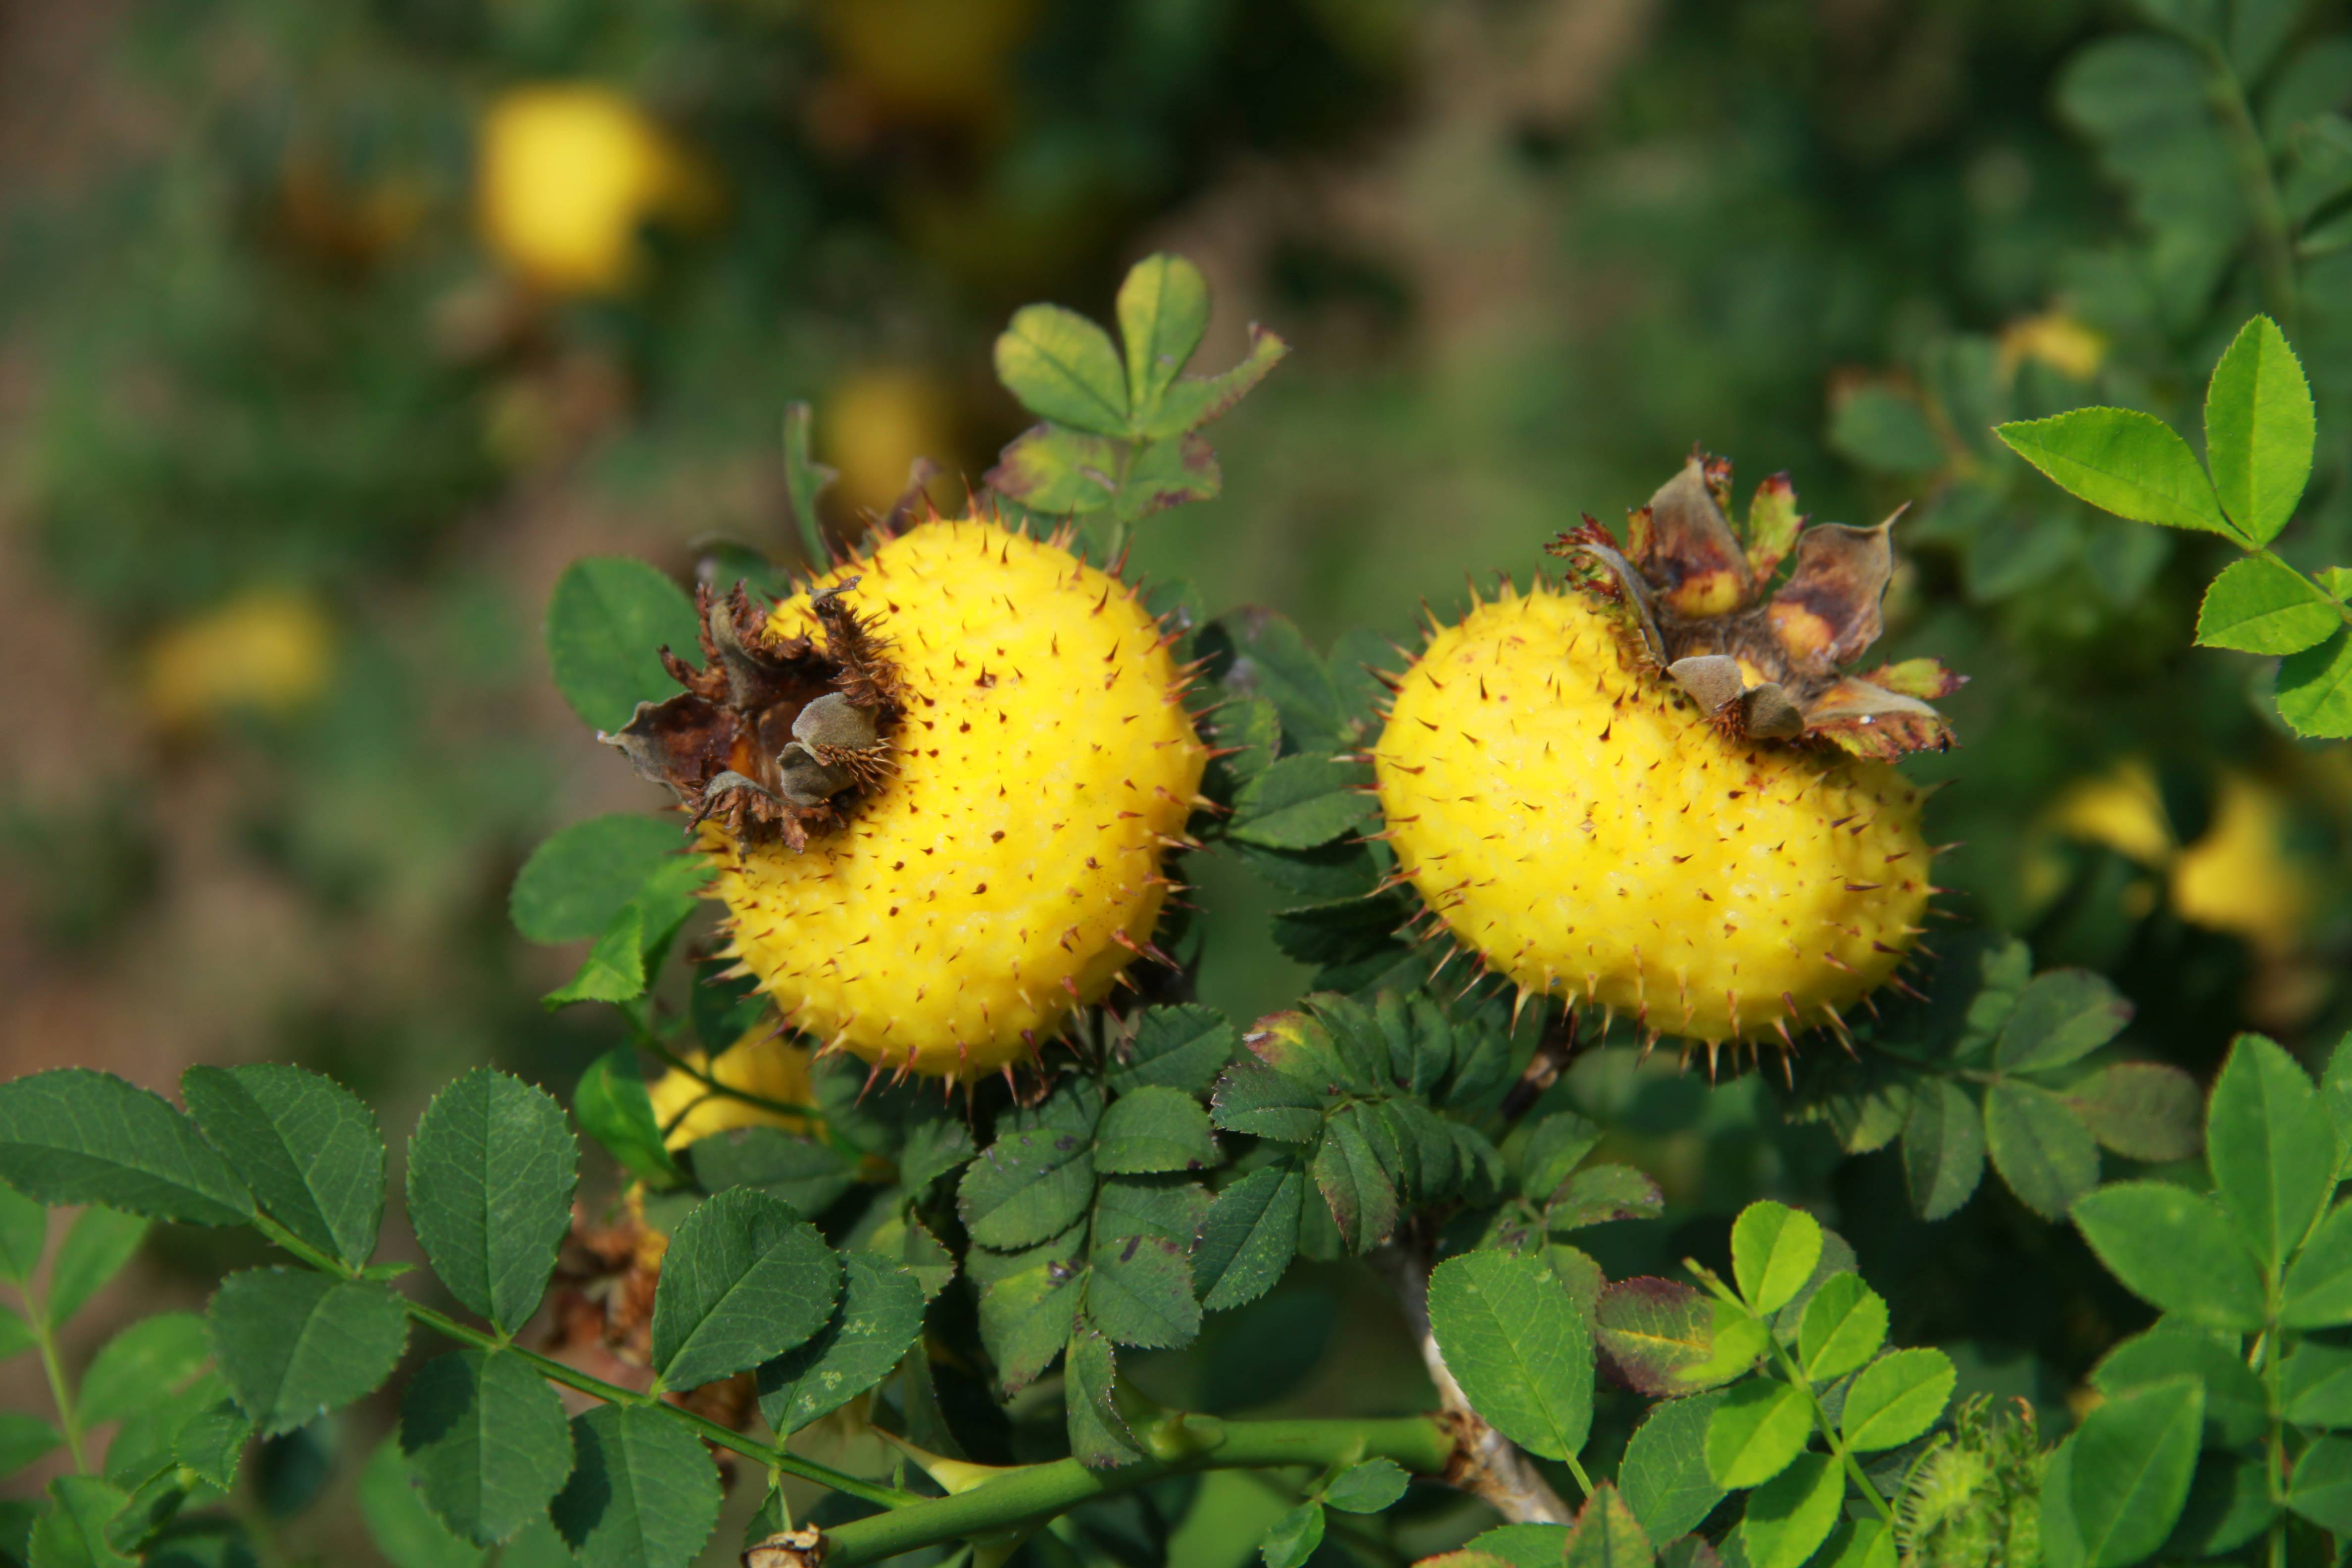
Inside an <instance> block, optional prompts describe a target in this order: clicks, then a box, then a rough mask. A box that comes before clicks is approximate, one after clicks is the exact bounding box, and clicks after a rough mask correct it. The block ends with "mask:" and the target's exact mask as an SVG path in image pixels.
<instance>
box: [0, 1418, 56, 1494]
mask: <svg viewBox="0 0 2352 1568" xmlns="http://www.w3.org/2000/svg"><path fill="white" fill-rule="evenodd" d="M64 1442H65V1438H64V1436H62V1435H61V1434H59V1432H58V1429H57V1428H56V1427H54V1426H50V1425H49V1424H48V1423H47V1422H46V1421H44V1420H42V1419H41V1418H40V1417H39V1416H37V1415H28V1414H26V1413H25V1412H23V1411H19V1410H0V1478H5V1477H8V1476H13V1475H15V1474H16V1472H17V1471H18V1470H21V1469H23V1468H25V1467H26V1465H29V1464H31V1463H32V1462H33V1461H34V1460H36V1459H37V1458H41V1457H42V1456H43V1455H45V1454H47V1453H49V1452H51V1451H53V1450H54V1449H56V1448H58V1447H59V1446H61V1445H62V1444H63V1443H64Z"/></svg>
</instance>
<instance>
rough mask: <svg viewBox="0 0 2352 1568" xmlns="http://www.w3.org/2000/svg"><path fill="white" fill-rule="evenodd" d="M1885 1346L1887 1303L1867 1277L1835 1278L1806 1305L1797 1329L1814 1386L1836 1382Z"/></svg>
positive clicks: (1800, 1352)
mask: <svg viewBox="0 0 2352 1568" xmlns="http://www.w3.org/2000/svg"><path fill="white" fill-rule="evenodd" d="M1885 1342H1886V1302H1885V1300H1884V1299H1883V1298H1882V1297H1880V1295H1879V1294H1878V1292H1877V1291H1875V1290H1874V1289H1871V1288H1870V1287H1869V1286H1867V1285H1865V1284H1864V1283H1863V1280H1862V1276H1861V1275H1859V1274H1854V1273H1851V1272H1847V1273H1840V1274H1832V1275H1831V1276H1830V1277H1829V1278H1828V1279H1825V1280H1823V1281H1822V1288H1821V1289H1819V1290H1816V1291H1815V1292H1813V1299H1812V1300H1811V1301H1808V1302H1807V1303H1805V1314H1804V1317H1803V1318H1802V1319H1801V1320H1800V1321H1799V1326H1798V1330H1797V1357H1798V1364H1799V1365H1801V1367H1803V1369H1804V1373H1805V1376H1806V1377H1807V1378H1809V1379H1811V1381H1812V1382H1813V1383H1815V1384H1829V1383H1834V1382H1836V1381H1837V1380H1838V1379H1839V1378H1841V1377H1843V1376H1844V1375H1845V1374H1846V1373H1850V1372H1853V1371H1854V1370H1855V1369H1857V1368H1859V1367H1861V1366H1862V1365H1864V1363H1867V1362H1868V1361H1869V1360H1870V1358H1871V1357H1872V1356H1874V1355H1876V1354H1877V1353H1878V1350H1879V1347H1880V1346H1881V1345H1883V1344H1885Z"/></svg>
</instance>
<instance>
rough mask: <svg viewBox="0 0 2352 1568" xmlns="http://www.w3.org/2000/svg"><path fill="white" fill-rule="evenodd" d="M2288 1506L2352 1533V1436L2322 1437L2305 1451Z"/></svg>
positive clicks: (2291, 1484)
mask: <svg viewBox="0 0 2352 1568" xmlns="http://www.w3.org/2000/svg"><path fill="white" fill-rule="evenodd" d="M2286 1506H2287V1507H2288V1508H2290V1509H2292V1510H2294V1511H2295V1512H2296V1513H2298V1514H2301V1515H2302V1516H2303V1517H2304V1518H2305V1519H2307V1520H2309V1521H2312V1522H2313V1523H2314V1524H2316V1525H2318V1526H2319V1527H2320V1528H2321V1529H2322V1530H2326V1531H2333V1532H2335V1533H2336V1534H2338V1535H2346V1534H2352V1438H2347V1437H2322V1438H2320V1439H2319V1441H2317V1442H2315V1443H2314V1444H2313V1445H2312V1446H2311V1447H2308V1448H2305V1450H2304V1451H2303V1455H2302V1457H2301V1458H2298V1459H2296V1460H2295V1462H2294V1478H2293V1479H2291V1480H2290V1481H2289V1482H2288V1483H2287V1489H2286Z"/></svg>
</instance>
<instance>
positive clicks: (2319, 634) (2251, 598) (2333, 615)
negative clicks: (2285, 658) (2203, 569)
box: [2197, 555, 2344, 653]
mask: <svg viewBox="0 0 2352 1568" xmlns="http://www.w3.org/2000/svg"><path fill="white" fill-rule="evenodd" d="M2343 624H2344V612H2343V610H2342V609H2341V608H2340V607H2339V606H2338V605H2336V601H2335V600H2333V599H2331V598H2329V597H2328V596H2327V595H2325V594H2323V593H2321V592H2320V591H2319V590H2318V589H2317V588H2315V587H2314V586H2313V585H2312V584H2311V582H2310V580H2309V579H2307V578H2305V576H2304V574H2302V573H2300V572H2298V571H2296V570H2295V569H2294V567H2292V566H2289V565H2287V564H2285V563H2284V562H2279V561H2273V560H2272V559H2271V558H2270V557H2269V556H2267V555H2249V556H2247V557H2245V558H2244V559H2243V560H2242V561H2233V562H2231V563H2230V564H2229V565H2228V566H2227V567H2226V568H2224V569H2223V571H2222V573H2221V575H2220V576H2219V577H2216V578H2214V579H2213V585H2212V586H2211V587H2210V588H2208V589H2206V590H2205V603H2204V605H2203V606H2202V607H2201V608H2200V609H2199V610H2198V612H2197V640H2198V641H2199V642H2200V643H2201V644H2203V645H2204V646H2205V647H2227V648H2235V649H2237V650H2238V651H2240V652H2242V653H2301V652H2302V651H2303V650H2304V649H2305V648H2307V647H2311V646H2312V645H2313V644H2315V643H2318V642H2323V641H2325V640H2326V637H2327V634H2328V633H2330V632H2332V631H2334V630H2335V629H2336V627H2338V626H2342V625H2343Z"/></svg>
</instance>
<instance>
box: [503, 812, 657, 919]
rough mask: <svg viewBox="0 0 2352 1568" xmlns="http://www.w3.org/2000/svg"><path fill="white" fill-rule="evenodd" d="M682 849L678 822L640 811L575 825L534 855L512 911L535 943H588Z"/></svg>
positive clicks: (510, 903) (519, 878)
mask: <svg viewBox="0 0 2352 1568" xmlns="http://www.w3.org/2000/svg"><path fill="white" fill-rule="evenodd" d="M678 845H679V839H678V833H677V825H676V824H675V823H674V822H664V821H662V820H661V819H660V818H658V817H653V816H639V815H637V814H636V813H634V812H615V813H614V814H613V815H611V816H592V817H590V818H589V819H588V820H587V821H585V822H575V823H573V824H572V826H569V827H567V828H564V829H563V830H562V832H560V833H557V834H556V835H555V836H554V837H551V838H549V839H548V840H546V841H545V842H544V843H542V844H541V845H540V847H538V848H536V849H534V850H532V851H531V852H530V859H528V860H526V861H524V862H523V867H522V870H521V871H520V872H519V873H518V874H517V875H516V877H515V881H514V890H513V891H512V892H511V893H509V895H508V897H507V912H508V914H509V916H510V917H511V918H512V919H513V921H514V926H515V930H517V931H520V932H522V934H523V935H525V936H526V937H529V938H530V940H531V941H533V942H549V943H554V942H585V941H586V940H587V939H588V938H590V937H592V936H594V935H596V934H597V933H598V932H600V931H603V930H604V928H605V927H606V926H608V925H611V924H612V923H613V917H614V915H617V914H619V913H620V912H621V907H622V906H623V905H624V904H626V903H627V902H628V901H629V900H631V899H633V898H635V897H636V893H637V889H639V888H641V887H643V886H644V885H645V883H646V879H647V878H648V877H651V876H652V875H653V874H654V873H655V872H656V871H658V870H660V869H661V868H662V867H663V866H665V865H667V864H668V863H669V862H670V861H671V860H673V859H675V858H677V853H678Z"/></svg>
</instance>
